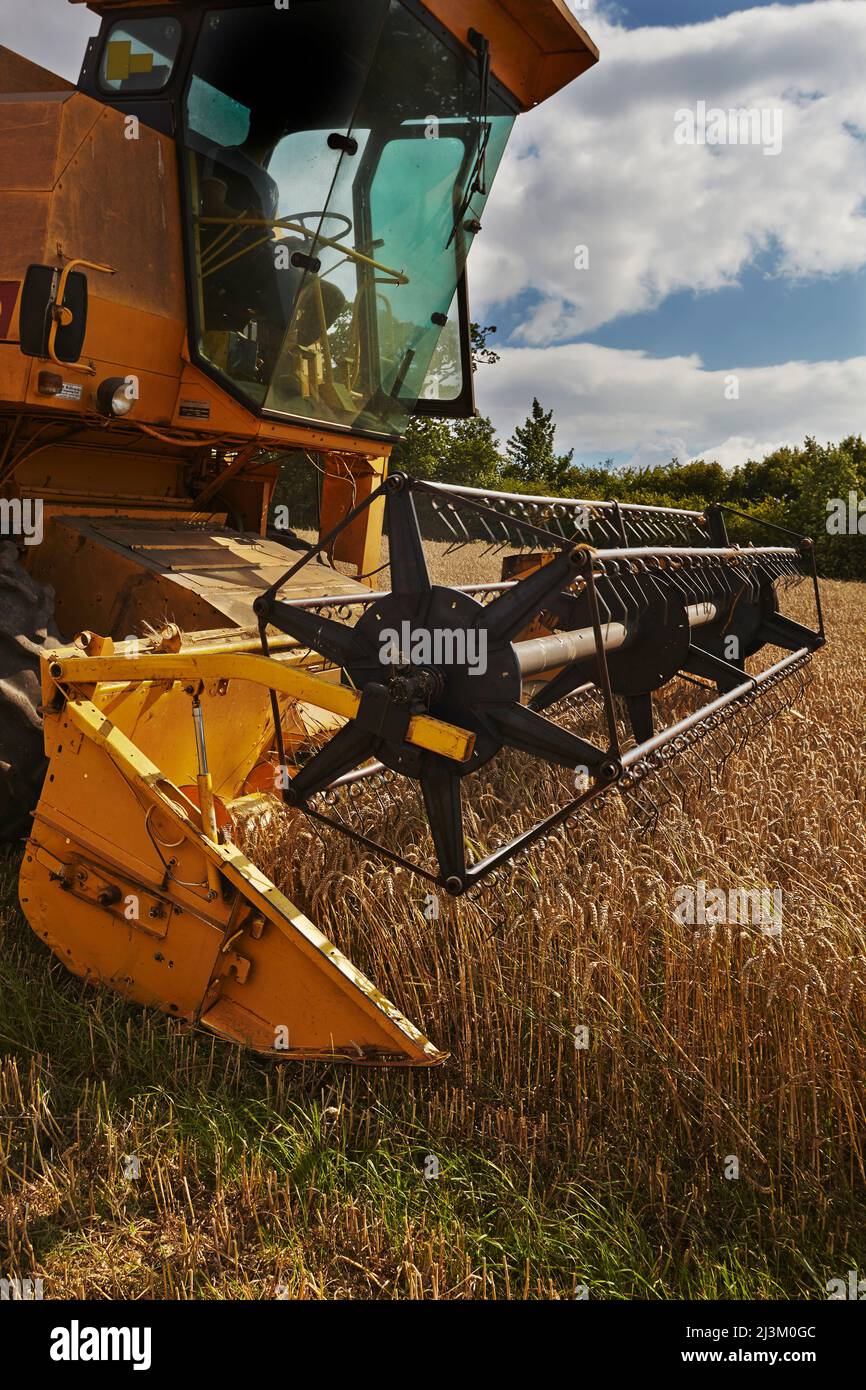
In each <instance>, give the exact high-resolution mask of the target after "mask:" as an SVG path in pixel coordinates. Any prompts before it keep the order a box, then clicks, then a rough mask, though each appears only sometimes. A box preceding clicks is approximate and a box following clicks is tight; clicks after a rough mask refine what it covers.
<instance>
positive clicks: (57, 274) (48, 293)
mask: <svg viewBox="0 0 866 1390" xmlns="http://www.w3.org/2000/svg"><path fill="white" fill-rule="evenodd" d="M18 319H19V338H20V347H21V351H22V352H23V353H24V355H25V356H26V357H46V358H53V359H54V360H56V361H59V362H77V361H78V359H79V358H80V356H81V350H82V348H83V346H84V335H85V333H86V331H87V276H86V275H83V274H82V273H81V271H80V270H68V269H67V271H66V272H64V271H63V270H61V269H60V267H58V266H51V265H31V266H28V267H27V274H26V275H25V277H24V285H23V287H22V289H21V302H20V305H19V310H18Z"/></svg>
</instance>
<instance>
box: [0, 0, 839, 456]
mask: <svg viewBox="0 0 866 1390" xmlns="http://www.w3.org/2000/svg"><path fill="white" fill-rule="evenodd" d="M567 3H569V4H570V5H571V7H572V8H573V9H574V11H575V13H576V14H577V17H578V18H579V19H580V21H581V23H582V24H583V25H584V27H585V28H586V29H587V31H588V32H589V33H590V35H591V36H592V37H593V38H594V39H595V40H596V42H597V43H598V45H599V47H600V49H601V54H602V57H601V62H600V63H599V65H598V66H597V67H596V68H594V69H593V70H592V71H591V72H589V73H587V74H586V75H585V76H583V77H581V78H580V79H579V80H578V81H577V82H576V83H574V84H572V86H571V87H570V88H568V89H567V90H566V91H564V92H562V93H560V94H559V95H557V96H556V97H554V98H553V99H552V100H550V101H549V102H547V103H545V104H544V105H543V106H542V107H540V108H538V110H536V111H533V112H532V113H530V114H529V115H527V116H524V117H522V118H521V120H520V121H518V125H517V131H516V133H515V136H514V137H513V141H512V146H511V148H510V149H509V151H508V153H507V154H506V157H505V160H504V162H503V166H502V169H501V171H500V174H499V178H498V180H497V183H496V186H495V187H494V190H493V194H492V196H491V199H490V204H489V206H488V209H487V212H486V215H485V219H484V232H483V235H482V236H480V237H479V238H478V241H477V243H476V247H475V250H474V251H473V256H472V261H471V262H470V287H471V293H472V300H473V308H474V311H475V316H476V317H480V318H483V320H484V322H485V323H496V324H498V325H499V327H500V335H499V336H500V347H501V350H502V361H501V363H500V364H499V366H497V367H496V368H492V369H491V368H487V369H484V370H483V371H482V372H481V373H480V374H479V379H478V394H479V403H480V405H481V408H482V409H483V410H484V411H485V412H486V413H489V414H490V415H491V416H492V417H493V419H494V422H495V424H496V426H497V429H498V431H499V433H500V435H501V436H502V437H503V439H504V438H507V436H508V435H509V434H510V432H511V430H512V429H513V428H514V426H515V424H517V423H519V422H520V421H521V420H522V418H523V416H524V415H525V414H526V413H527V411H528V409H529V407H530V405H531V401H532V397H533V395H538V396H539V397H540V399H541V400H542V402H543V403H544V404H545V406H546V407H547V408H553V410H554V412H555V416H556V419H557V421H558V422H559V443H560V445H561V446H562V447H563V448H567V447H574V448H575V450H576V453H577V457H578V458H579V459H581V460H584V461H587V462H590V461H592V462H595V461H598V460H599V459H603V458H606V457H612V458H614V459H615V460H616V461H617V462H632V463H637V464H643V463H648V462H650V463H651V462H655V461H657V460H666V459H667V458H670V457H671V455H672V454H678V455H679V456H680V457H697V456H700V455H703V456H706V457H716V458H719V459H720V461H722V462H723V463H724V464H725V465H727V466H733V465H734V464H736V463H738V462H742V461H743V460H744V459H745V458H747V457H749V456H750V455H751V456H756V457H760V455H761V453H762V452H764V451H766V450H768V449H770V448H772V447H775V446H776V445H778V444H782V443H796V442H801V441H802V439H803V437H804V436H805V434H806V433H814V434H816V435H818V436H819V438H823V439H830V438H840V437H841V436H842V435H844V434H846V433H850V432H860V431H862V430H864V428H866V418H864V417H866V409H864V402H866V83H864V81H863V73H864V72H866V0H752V3H744V0H588V3H587V4H581V3H580V0H567ZM0 4H3V0H0ZM97 27H98V19H97V17H96V16H95V15H93V14H91V13H90V12H89V11H87V9H86V8H85V7H84V6H83V5H65V4H63V3H62V0H27V3H26V4H25V3H16V4H15V5H14V7H12V6H10V4H9V0H6V3H5V4H3V11H2V15H0V42H2V43H6V44H8V45H9V46H10V47H12V48H17V49H18V50H19V51H21V52H23V53H25V54H27V55H28V56H29V57H31V58H33V59H35V60H36V61H37V62H41V63H43V64H44V65H45V66H47V67H49V68H53V69H54V70H55V71H57V72H60V73H62V74H63V75H64V76H66V77H71V78H75V77H76V76H77V74H78V68H79V65H80V58H81V54H82V53H83V51H84V46H85V42H86V38H87V35H88V34H91V33H94V32H95V31H96V28H97ZM700 102H705V103H706V104H707V105H708V106H709V107H717V108H720V109H721V110H730V109H734V108H739V109H742V108H749V109H754V108H758V109H760V110H762V111H764V112H766V113H769V114H770V115H772V113H774V112H779V113H781V114H780V116H779V119H780V120H783V126H782V127H781V128H780V129H782V130H783V135H784V138H783V141H782V142H781V148H780V149H779V151H778V153H777V155H772V156H768V155H767V154H765V151H764V149H763V148H758V147H752V148H748V147H744V146H741V147H739V148H735V147H733V146H729V147H727V148H725V149H722V150H720V149H718V148H716V149H711V148H709V147H706V146H703V147H697V146H695V145H694V144H691V145H689V144H687V145H685V146H678V144H677V142H676V141H675V139H674V127H675V123H676V119H677V112H678V111H680V110H682V109H687V110H696V109H697V105H698V103H700ZM578 246H586V247H587V248H588V252H589V258H590V265H589V268H588V269H584V270H580V271H579V270H577V269H576V267H575V252H576V248H577V247H578ZM732 382H733V383H735V387H732Z"/></svg>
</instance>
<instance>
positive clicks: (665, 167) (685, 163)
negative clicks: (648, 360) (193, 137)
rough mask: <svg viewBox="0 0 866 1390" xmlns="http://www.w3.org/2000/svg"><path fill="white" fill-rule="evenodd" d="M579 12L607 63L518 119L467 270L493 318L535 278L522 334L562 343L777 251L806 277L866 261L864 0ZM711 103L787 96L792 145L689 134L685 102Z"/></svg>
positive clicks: (776, 103)
mask: <svg viewBox="0 0 866 1390" xmlns="http://www.w3.org/2000/svg"><path fill="white" fill-rule="evenodd" d="M579 17H580V18H582V19H583V20H584V22H585V23H586V25H587V28H588V29H589V31H590V33H591V34H592V36H593V38H595V39H596V41H597V42H598V44H599V47H600V48H601V52H602V59H601V63H600V64H599V65H598V67H596V68H595V69H593V70H592V71H591V72H589V73H588V74H586V75H585V76H584V77H582V78H580V79H579V80H578V81H577V82H576V83H575V84H574V85H573V86H572V87H571V88H569V89H567V90H566V91H565V92H563V93H561V94H559V95H558V96H557V97H555V98H553V100H552V101H550V102H549V103H547V104H546V105H544V106H542V107H540V108H539V109H538V110H537V111H535V112H532V113H530V114H529V115H527V116H524V117H523V118H522V119H521V120H519V121H518V123H517V131H516V134H515V136H514V144H513V146H512V148H511V150H510V152H509V153H508V155H507V156H506V161H505V163H504V165H503V168H502V171H501V174H500V177H499V182H498V184H497V186H496V188H495V189H494V193H493V197H492V199H491V203H490V207H489V209H488V212H487V215H486V217H485V220H484V235H483V236H482V237H480V238H479V242H478V246H477V249H476V251H475V252H474V254H473V258H472V261H473V264H472V266H471V267H470V269H471V276H472V292H473V303H474V305H475V306H476V308H477V309H478V311H479V312H480V313H483V314H484V316H485V320H486V321H489V319H490V318H491V316H493V317H495V311H496V308H497V307H502V306H504V305H505V304H507V303H508V301H509V300H512V299H513V298H514V297H515V296H517V295H519V294H520V293H521V292H523V291H526V290H534V291H536V292H537V293H539V294H540V295H541V299H540V301H539V302H538V303H537V305H536V306H534V307H532V308H530V309H529V310H527V311H526V313H525V315H524V319H523V323H522V327H521V330H520V333H519V335H518V336H519V340H522V341H523V342H526V343H527V344H530V345H541V344H546V343H550V342H563V341H566V340H568V339H569V338H573V337H576V336H578V335H579V334H581V333H587V332H590V331H592V329H594V328H596V327H598V326H599V325H601V324H603V323H607V322H609V321H610V320H612V319H614V318H616V317H617V316H618V315H621V314H628V313H636V312H639V311H641V310H647V309H652V308H654V307H656V306H657V305H659V304H660V303H661V302H662V301H663V300H664V299H665V297H666V296H668V295H670V294H672V293H674V292H676V291H680V290H693V291H698V292H706V291H711V290H716V289H720V288H722V287H724V286H726V285H731V284H735V283H736V282H737V280H738V277H739V276H740V274H741V272H742V271H743V270H744V268H745V267H746V266H748V265H749V264H750V262H752V261H753V260H754V257H755V255H756V253H757V252H759V251H761V250H762V249H766V248H772V249H775V250H776V251H777V253H778V258H779V259H778V265H777V272H778V273H779V274H782V275H785V276H787V277H790V278H791V279H793V280H796V279H799V278H804V277H815V276H822V275H830V274H836V273H839V272H844V271H853V270H855V269H857V268H858V267H861V266H863V265H866V215H864V213H866V209H864V190H866V138H863V134H864V131H866V115H864V101H863V73H864V71H866V3H864V0H816V2H815V3H813V4H800V5H795V6H787V5H786V6H776V5H774V6H769V7H764V8H760V9H754V10H747V11H741V12H738V13H734V14H731V15H728V16H726V17H724V18H721V19H717V20H712V21H710V22H707V23H703V24H696V25H691V26H688V27H683V28H676V29H674V28H671V29H666V28H646V29H640V30H632V31H628V30H625V29H622V28H619V27H617V26H615V25H613V24H611V23H610V22H609V21H606V20H604V19H603V18H601V17H595V18H592V19H590V18H589V17H585V16H583V15H582V14H581V15H580V16H579ZM699 101H705V102H706V103H707V105H708V106H710V107H720V108H723V109H724V110H730V109H737V108H752V107H770V108H772V109H774V110H775V109H780V110H781V111H782V113H783V147H782V151H781V153H780V154H779V155H778V157H775V158H770V157H767V156H766V155H765V154H764V153H763V150H762V149H761V148H760V147H755V146H728V147H717V148H711V147H709V146H697V145H677V144H676V143H675V142H674V138H673V137H674V125H675V113H676V112H677V111H678V110H679V109H681V108H685V107H690V108H692V109H695V108H696V105H697V103H698V102H699ZM858 131H859V132H860V138H858V135H857V134H856V133H855V132H858ZM584 243H585V244H587V245H588V246H589V250H590V269H589V270H588V271H581V270H576V269H575V268H574V257H575V247H576V246H578V245H579V244H584Z"/></svg>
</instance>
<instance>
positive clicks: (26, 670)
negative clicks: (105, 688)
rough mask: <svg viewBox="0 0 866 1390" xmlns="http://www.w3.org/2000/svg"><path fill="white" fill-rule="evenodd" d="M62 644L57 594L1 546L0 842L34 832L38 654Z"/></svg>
mask: <svg viewBox="0 0 866 1390" xmlns="http://www.w3.org/2000/svg"><path fill="white" fill-rule="evenodd" d="M59 640H60V638H59V634H58V632H57V629H56V627H55V625H54V590H53V589H52V588H51V586H50V585H47V584H46V585H43V584H39V583H38V582H37V581H36V580H34V579H31V577H30V575H29V574H28V573H27V571H26V570H25V569H24V567H23V565H22V564H21V562H20V560H19V558H18V547H17V546H16V545H15V544H13V543H12V542H10V541H4V542H0V842H5V841H9V840H15V839H18V838H19V837H20V836H22V835H26V834H27V833H28V832H29V830H30V822H31V815H32V812H33V810H34V808H35V806H36V803H37V801H38V800H39V794H40V792H41V791H42V783H43V782H44V780H45V772H46V768H47V762H46V759H45V752H44V748H43V743H42V717H41V715H40V714H39V705H40V703H41V699H42V691H41V686H40V682H39V654H40V651H41V650H42V648H43V646H45V645H46V644H47V645H51V644H52V643H55V642H58V641H59Z"/></svg>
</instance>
